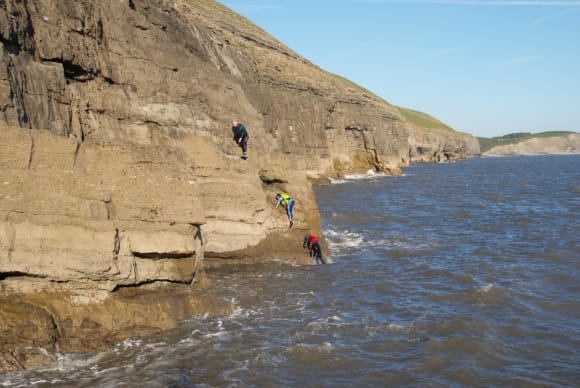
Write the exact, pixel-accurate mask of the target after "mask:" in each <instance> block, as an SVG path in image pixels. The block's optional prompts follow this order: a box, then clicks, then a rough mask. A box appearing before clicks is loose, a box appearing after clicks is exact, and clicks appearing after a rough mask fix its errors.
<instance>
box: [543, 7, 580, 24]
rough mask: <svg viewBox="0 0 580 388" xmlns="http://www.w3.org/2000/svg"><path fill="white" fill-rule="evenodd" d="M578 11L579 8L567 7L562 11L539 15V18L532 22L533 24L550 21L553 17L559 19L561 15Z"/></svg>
mask: <svg viewBox="0 0 580 388" xmlns="http://www.w3.org/2000/svg"><path fill="white" fill-rule="evenodd" d="M578 11H580V8H567V9H565V10H564V11H560V12H557V13H553V14H550V15H545V16H542V17H539V18H537V19H535V20H534V21H533V23H532V24H535V25H538V24H544V23H547V22H550V21H552V20H555V19H560V18H561V17H563V16H566V15H570V14H573V13H576V12H578Z"/></svg>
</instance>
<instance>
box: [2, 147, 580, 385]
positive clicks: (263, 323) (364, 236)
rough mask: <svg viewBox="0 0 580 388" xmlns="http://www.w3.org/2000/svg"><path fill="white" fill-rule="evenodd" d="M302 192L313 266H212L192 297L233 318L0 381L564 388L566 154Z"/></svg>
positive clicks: (575, 314)
mask: <svg viewBox="0 0 580 388" xmlns="http://www.w3.org/2000/svg"><path fill="white" fill-rule="evenodd" d="M315 191H316V197H317V201H318V205H319V208H320V212H321V216H322V225H323V233H324V237H325V238H326V240H327V242H328V250H327V251H326V252H325V258H326V259H327V261H328V263H327V264H325V265H323V264H320V265H311V266H298V265H293V264H291V263H288V262H286V261H284V260H283V258H276V260H273V261H272V262H270V263H267V264H259V265H251V266H232V267H227V268H218V269H212V270H210V271H209V272H208V276H209V279H210V281H211V284H212V285H211V288H210V290H209V291H208V292H211V293H212V294H214V295H218V296H219V297H220V298H224V299H225V300H228V301H231V302H233V303H234V304H235V306H236V309H235V311H234V313H232V314H230V315H227V316H223V317H215V318H209V317H192V318H190V319H187V320H185V321H183V322H181V323H180V325H179V327H177V328H176V329H174V330H171V331H167V332H164V333H160V334H157V335H152V336H147V337H140V338H131V339H127V340H125V341H123V342H121V343H119V344H118V345H117V346H115V347H114V348H112V349H110V350H107V351H105V352H102V353H100V354H97V355H78V354H77V355H62V357H61V358H60V359H59V361H58V363H57V364H56V365H54V366H51V367H49V368H43V369H36V370H28V371H23V372H18V373H11V374H6V375H2V376H0V385H1V386H9V387H11V386H18V387H30V386H58V387H286V386H301V387H374V386H377V387H578V386H580V155H546V156H517V157H496V158H489V157H488V158H471V159H467V160H464V161H461V162H456V163H439V164H413V165H411V166H410V167H408V168H405V169H404V171H403V175H402V176H397V177H392V176H382V175H380V174H374V173H371V172H369V173H367V174H362V175H358V176H349V177H346V179H343V180H337V181H333V182H332V183H331V184H327V185H320V186H316V188H315ZM299 209H300V208H299V204H298V205H297V206H296V209H295V211H299ZM301 243H302V241H297V244H301ZM306 254H307V253H306V252H305V255H306Z"/></svg>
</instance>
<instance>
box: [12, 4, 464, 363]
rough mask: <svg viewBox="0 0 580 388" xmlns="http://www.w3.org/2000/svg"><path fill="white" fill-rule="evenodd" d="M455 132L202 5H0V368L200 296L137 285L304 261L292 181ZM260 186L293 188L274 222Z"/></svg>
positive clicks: (314, 220) (398, 162)
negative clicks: (242, 136)
mask: <svg viewBox="0 0 580 388" xmlns="http://www.w3.org/2000/svg"><path fill="white" fill-rule="evenodd" d="M233 118H237V119H238V120H239V121H241V122H243V123H244V124H245V125H246V127H247V128H248V130H249V133H250V142H249V155H250V160H249V161H247V162H245V161H242V160H240V159H239V156H240V154H241V152H240V150H239V148H238V147H237V146H236V145H235V144H234V143H233V142H232V140H231V130H230V123H231V120H232V119H233ZM473 141H475V139H474V138H473V137H471V136H468V135H464V134H459V133H456V132H452V131H440V130H435V129H429V128H422V127H418V126H416V125H414V124H412V123H410V122H408V121H407V120H405V119H404V117H403V116H401V114H400V112H399V110H398V108H396V107H394V106H391V105H389V104H387V103H386V102H384V101H383V100H381V99H379V98H377V97H376V96H372V95H370V94H369V93H368V92H366V91H364V90H363V89H360V88H359V87H357V86H356V85H353V84H351V83H349V82H348V81H346V80H343V79H341V78H339V77H337V76H335V75H332V74H329V73H326V72H325V71H323V70H321V69H319V68H318V67H316V66H314V65H313V64H311V63H309V62H308V61H307V60H305V59H304V58H301V57H299V56H298V55H297V54H295V53H294V52H292V51H291V50H289V49H288V48H287V47H285V46H284V45H282V44H281V43H279V42H277V41H276V40H274V39H273V38H272V37H270V36H269V35H267V34H266V33H265V32H263V31H262V30H260V29H259V28H257V27H256V26H254V25H252V24H251V23H250V22H249V21H247V20H246V19H244V18H241V17H240V16H238V15H236V14H234V13H232V12H231V11H229V10H228V9H227V8H225V7H223V6H221V5H219V4H218V3H215V2H213V1H209V0H195V1H193V0H191V1H186V0H143V1H139V2H132V1H119V0H103V1H94V0H78V1H74V2H71V1H69V0H28V1H19V0H4V1H0V168H1V169H0V295H1V296H0V297H1V298H2V300H3V303H2V304H0V317H1V318H2V319H0V334H1V341H0V370H12V369H18V368H25V367H30V366H34V365H40V364H43V363H47V362H51V360H52V357H53V355H54V352H55V351H56V349H60V350H61V351H81V350H83V351H84V350H91V351H93V350H99V349H102V348H103V346H108V345H110V344H112V343H114V342H115V341H119V340H121V339H122V338H125V337H127V336H130V335H137V334H143V333H149V332H153V331H157V330H162V329H166V328H169V327H172V326H174V325H175V322H176V320H178V319H182V318H183V317H185V316H187V315H188V314H193V313H196V312H198V313H199V312H207V309H208V308H209V307H211V306H213V305H214V303H213V302H211V298H210V297H209V296H207V295H206V294H205V293H203V292H201V291H197V292H194V291H191V290H189V291H183V293H182V295H181V294H180V295H181V296H180V297H179V298H177V297H172V296H167V295H166V296H163V295H161V294H160V293H159V292H154V293H151V292H148V291H147V290H146V288H147V287H146V285H150V284H153V285H154V286H155V284H161V285H163V287H166V284H175V285H174V287H176V288H179V287H180V286H179V284H184V285H189V284H190V283H200V284H201V283H205V273H204V267H207V266H211V265H222V264H224V263H230V262H246V263H253V262H258V261H265V260H271V259H273V258H282V259H285V260H289V261H295V262H298V263H304V264H307V263H308V258H307V255H306V254H305V253H304V251H303V250H302V247H301V241H302V236H303V234H304V233H305V232H306V231H307V230H312V231H313V232H314V233H316V234H318V235H320V219H319V215H318V209H317V205H316V201H315V197H314V192H313V190H312V187H311V185H312V183H311V182H312V181H317V180H323V179H324V178H326V177H336V176H340V175H343V174H345V173H349V172H360V171H366V170H369V169H374V170H377V171H384V172H391V173H398V171H399V170H400V167H401V166H404V165H407V164H408V163H409V162H410V161H411V160H425V161H438V160H443V159H445V160H451V159H457V158H461V157H464V156H465V155H466V154H467V153H468V151H469V149H470V147H471V146H472V144H473ZM419 149H420V152H417V150H419ZM442 155H443V156H442ZM280 191H287V192H289V193H290V194H291V195H292V196H293V197H294V198H296V200H297V204H296V207H295V213H296V220H295V225H294V228H293V229H291V230H288V229H287V228H288V223H287V219H286V216H285V214H284V213H283V211H282V210H281V209H274V202H273V201H274V196H275V194H276V193H277V192H280ZM322 243H323V246H324V241H323V240H322ZM186 287H187V286H186ZM128 294H130V295H128ZM208 306H209V307H208ZM210 310H211V311H212V312H213V313H216V314H219V313H224V312H226V311H227V310H228V306H221V305H219V303H218V307H217V308H216V309H213V308H211V309H210ZM147 316H154V317H155V318H156V319H155V322H156V323H155V324H154V325H152V324H151V323H150V321H148V320H147V319H146V317H147ZM22 322H28V323H29V325H30V327H28V326H22ZM32 333H33V334H32Z"/></svg>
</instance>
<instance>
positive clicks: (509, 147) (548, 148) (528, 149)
mask: <svg viewBox="0 0 580 388" xmlns="http://www.w3.org/2000/svg"><path fill="white" fill-rule="evenodd" d="M577 153H580V134H577V133H572V134H569V135H565V136H552V137H537V138H533V139H528V140H525V141H522V142H519V143H515V144H506V145H500V146H496V147H493V148H492V149H490V150H488V151H486V152H484V153H483V155H484V156H508V155H541V154H577Z"/></svg>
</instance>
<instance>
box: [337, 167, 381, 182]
mask: <svg viewBox="0 0 580 388" xmlns="http://www.w3.org/2000/svg"><path fill="white" fill-rule="evenodd" d="M387 176H388V175H387V174H385V173H382V172H376V171H374V170H368V171H367V172H365V173H364V174H350V175H345V176H344V178H342V179H332V178H330V179H329V180H330V183H331V184H334V185H336V184H341V183H346V182H349V181H360V180H369V179H378V178H384V177H387Z"/></svg>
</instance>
